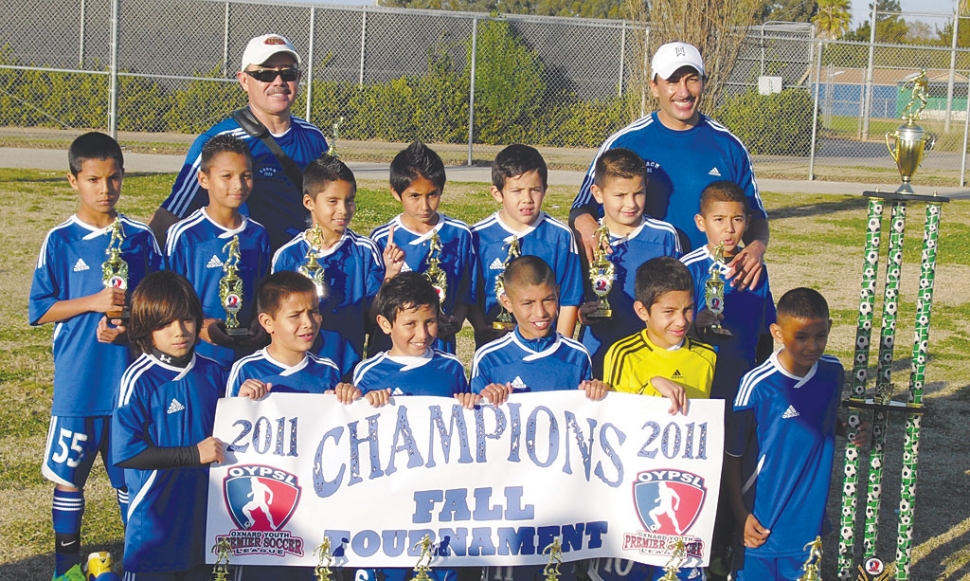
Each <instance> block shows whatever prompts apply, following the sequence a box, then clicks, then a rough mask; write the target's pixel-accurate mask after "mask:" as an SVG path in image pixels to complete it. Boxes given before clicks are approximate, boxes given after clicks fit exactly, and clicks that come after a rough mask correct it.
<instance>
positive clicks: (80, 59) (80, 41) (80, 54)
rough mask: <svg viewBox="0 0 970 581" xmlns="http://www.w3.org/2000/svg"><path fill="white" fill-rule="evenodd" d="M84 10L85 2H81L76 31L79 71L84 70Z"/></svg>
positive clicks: (83, 0)
mask: <svg viewBox="0 0 970 581" xmlns="http://www.w3.org/2000/svg"><path fill="white" fill-rule="evenodd" d="M84 8H85V0H81V6H80V11H79V12H80V14H79V15H78V16H79V19H80V26H79V30H78V42H77V68H79V69H83V68H84V12H85V10H84Z"/></svg>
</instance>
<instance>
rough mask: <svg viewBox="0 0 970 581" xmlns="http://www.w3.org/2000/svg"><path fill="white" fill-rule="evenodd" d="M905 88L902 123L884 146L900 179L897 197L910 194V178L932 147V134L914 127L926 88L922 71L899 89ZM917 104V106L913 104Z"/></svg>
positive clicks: (934, 139) (934, 140)
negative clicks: (907, 93) (909, 92)
mask: <svg viewBox="0 0 970 581" xmlns="http://www.w3.org/2000/svg"><path fill="white" fill-rule="evenodd" d="M907 87H909V88H911V89H912V95H911V97H910V99H909V103H907V104H906V107H905V108H904V109H903V115H902V117H903V119H904V120H905V121H906V123H903V124H902V125H900V126H899V127H897V128H896V131H894V132H892V133H886V147H887V148H888V149H889V155H891V156H892V157H893V161H895V162H896V169H898V170H899V175H900V177H901V178H902V180H903V183H902V185H900V186H899V188H897V189H896V193H897V194H912V193H914V192H913V186H912V184H911V183H910V182H911V181H912V179H913V175H914V174H915V173H916V170H917V169H919V166H920V164H921V163H923V155H924V154H925V153H926V152H927V151H929V150H931V149H933V145H934V144H936V135H934V134H932V133H927V132H925V131H923V128H922V127H920V126H919V125H917V124H916V122H917V121H919V120H920V117H921V116H922V114H923V109H924V108H925V107H926V101H927V89H928V88H929V80H928V79H927V78H926V70H925V69H924V70H922V71H920V73H919V74H918V75H916V76H915V77H913V78H912V79H910V80H909V81H907V82H906V84H904V85H903V87H902V89H901V90H904V89H906V88H907ZM917 101H919V105H917V104H916V102H917Z"/></svg>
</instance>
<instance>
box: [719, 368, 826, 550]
mask: <svg viewBox="0 0 970 581" xmlns="http://www.w3.org/2000/svg"><path fill="white" fill-rule="evenodd" d="M844 377H845V372H844V370H843V368H842V364H841V363H840V362H839V360H838V359H836V358H835V357H832V356H830V355H823V356H822V358H821V359H820V360H819V361H818V362H817V363H816V364H815V365H814V366H812V368H811V369H810V370H809V372H808V373H807V374H806V375H805V377H797V376H794V375H792V374H791V373H789V372H788V371H786V370H785V369H784V367H782V365H781V363H780V362H779V361H778V353H777V352H776V353H774V354H773V355H772V356H771V358H769V359H768V360H767V361H765V362H764V363H762V364H761V365H759V366H758V367H756V368H754V369H753V370H751V371H750V372H749V373H748V374H747V375H745V376H744V379H742V381H741V387H740V389H739V390H738V395H737V398H736V399H735V401H734V412H735V416H734V418H733V420H732V421H731V422H730V426H729V433H728V434H727V438H726V440H727V442H726V449H725V451H726V452H727V453H728V454H730V455H731V456H735V457H740V456H742V455H744V454H745V452H746V450H748V449H749V444H750V443H751V440H752V438H754V441H755V443H756V444H757V447H758V450H759V451H758V461H757V467H756V468H755V471H754V474H752V475H745V476H744V477H743V479H742V482H743V483H744V494H745V504H746V506H747V508H748V509H749V510H750V511H751V513H752V514H753V515H754V516H755V518H757V519H758V521H759V522H760V523H761V524H762V526H764V527H765V528H766V529H768V530H770V531H771V534H770V535H768V540H767V541H765V544H763V545H762V546H760V547H758V548H757V549H751V548H749V549H746V551H747V552H748V554H751V555H755V556H760V557H784V556H793V555H801V554H803V547H804V546H805V545H806V544H807V543H810V542H811V541H813V540H815V537H816V536H818V535H821V534H822V532H823V531H822V529H823V522H824V519H825V504H826V501H827V499H828V493H829V482H830V480H831V477H832V459H833V454H834V450H835V427H836V424H837V422H838V411H839V402H840V399H841V394H842V383H843V380H844ZM746 463H747V462H746Z"/></svg>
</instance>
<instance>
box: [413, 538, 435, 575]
mask: <svg viewBox="0 0 970 581" xmlns="http://www.w3.org/2000/svg"><path fill="white" fill-rule="evenodd" d="M418 547H421V556H420V557H418V562H417V564H416V565H415V566H414V572H415V573H417V575H415V576H414V577H413V581H430V579H431V576H430V575H428V571H430V570H431V560H432V559H433V558H434V543H432V542H431V535H424V538H423V539H421V540H420V541H418V543H417V544H416V545H414V548H415V549H417V548H418Z"/></svg>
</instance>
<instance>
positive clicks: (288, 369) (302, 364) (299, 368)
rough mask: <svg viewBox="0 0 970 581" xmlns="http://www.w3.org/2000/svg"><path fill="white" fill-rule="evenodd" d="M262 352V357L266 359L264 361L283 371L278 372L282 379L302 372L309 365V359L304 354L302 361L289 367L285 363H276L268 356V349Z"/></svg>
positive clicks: (265, 348)
mask: <svg viewBox="0 0 970 581" xmlns="http://www.w3.org/2000/svg"><path fill="white" fill-rule="evenodd" d="M262 351H263V357H265V358H266V361H269V362H270V363H272V364H273V365H275V366H277V367H279V368H280V369H282V370H283V371H281V372H280V375H282V376H283V377H287V376H290V375H293V374H294V373H297V372H299V371H302V370H303V369H305V368H306V366H307V365H308V364H309V363H310V357H309V356H308V355H305V354H304V355H303V359H302V360H301V361H300V362H299V363H297V364H296V365H293V366H292V367H291V366H289V365H287V364H286V363H283V362H282V361H277V360H276V359H274V358H273V356H272V355H270V354H269V348H268V347H264V348H263V349H262Z"/></svg>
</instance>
